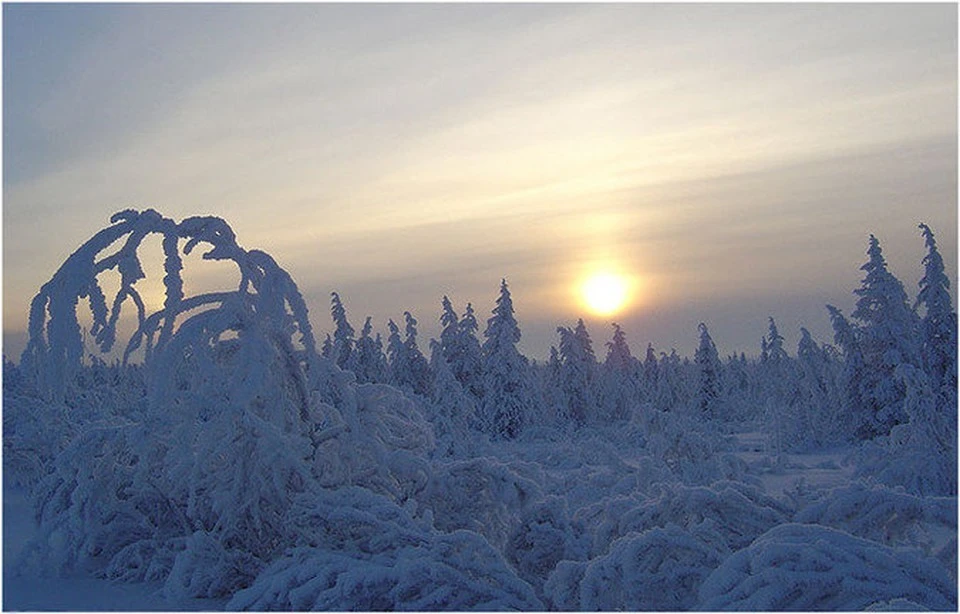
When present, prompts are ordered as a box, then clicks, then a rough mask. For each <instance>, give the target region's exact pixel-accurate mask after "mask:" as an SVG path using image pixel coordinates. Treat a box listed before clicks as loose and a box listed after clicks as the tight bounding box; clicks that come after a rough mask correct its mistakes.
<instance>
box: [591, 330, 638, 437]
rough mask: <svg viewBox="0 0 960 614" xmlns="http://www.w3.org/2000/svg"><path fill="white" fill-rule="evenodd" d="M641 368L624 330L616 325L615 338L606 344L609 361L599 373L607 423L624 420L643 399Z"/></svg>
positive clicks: (601, 398) (603, 409)
mask: <svg viewBox="0 0 960 614" xmlns="http://www.w3.org/2000/svg"><path fill="white" fill-rule="evenodd" d="M638 367H639V363H638V361H637V360H636V359H635V358H634V357H633V355H632V354H631V353H630V346H629V345H627V338H626V335H625V334H624V332H623V329H622V328H621V327H620V325H619V324H617V323H613V338H612V339H611V340H610V341H608V342H607V357H606V359H605V360H604V362H603V367H602V369H601V371H600V372H601V386H600V407H601V408H602V414H603V416H604V418H605V419H607V420H623V419H625V418H627V417H628V416H629V413H630V409H631V408H632V406H633V405H634V404H635V403H637V401H638V399H639V395H640V387H641V386H640V378H639V370H638Z"/></svg>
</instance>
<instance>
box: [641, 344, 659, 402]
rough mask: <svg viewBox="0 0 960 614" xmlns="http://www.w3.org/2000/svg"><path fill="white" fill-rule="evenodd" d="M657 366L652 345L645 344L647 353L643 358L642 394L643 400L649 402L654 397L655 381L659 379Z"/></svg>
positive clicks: (655, 354)
mask: <svg viewBox="0 0 960 614" xmlns="http://www.w3.org/2000/svg"><path fill="white" fill-rule="evenodd" d="M659 370H660V368H659V366H658V365H657V353H656V351H655V350H654V349H653V344H652V343H648V344H647V353H646V355H645V356H644V358H643V394H644V400H647V401H649V400H651V399H653V398H654V397H655V396H656V392H657V381H658V380H659V378H660V374H659Z"/></svg>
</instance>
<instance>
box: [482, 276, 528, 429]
mask: <svg viewBox="0 0 960 614" xmlns="http://www.w3.org/2000/svg"><path fill="white" fill-rule="evenodd" d="M483 336H484V337H485V338H486V341H484V343H483V347H482V348H481V349H482V351H483V400H482V402H481V405H480V417H481V422H482V424H484V425H485V430H486V431H487V432H488V433H489V434H491V435H492V436H493V437H494V438H498V439H514V438H516V437H517V435H519V434H520V431H521V430H522V429H523V426H524V419H525V417H526V413H527V411H529V408H531V407H533V404H534V402H535V399H534V398H533V395H532V394H531V385H530V382H529V381H528V380H529V374H528V370H529V367H528V365H527V359H526V357H525V356H523V355H522V354H521V353H520V351H519V350H517V343H518V342H519V341H520V326H519V325H518V324H517V320H516V319H515V318H514V316H513V299H511V297H510V290H509V289H508V288H507V280H506V279H503V280H501V281H500V296H499V297H497V304H496V307H494V308H493V317H491V318H490V319H488V320H487V329H486V330H485V331H484V332H483Z"/></svg>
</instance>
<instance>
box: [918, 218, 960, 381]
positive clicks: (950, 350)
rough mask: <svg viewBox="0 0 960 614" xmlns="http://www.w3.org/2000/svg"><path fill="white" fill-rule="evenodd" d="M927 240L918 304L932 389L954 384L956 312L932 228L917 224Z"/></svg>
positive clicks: (924, 354) (955, 376)
mask: <svg viewBox="0 0 960 614" xmlns="http://www.w3.org/2000/svg"><path fill="white" fill-rule="evenodd" d="M920 230H921V231H922V232H923V238H924V239H925V241H926V246H927V255H926V256H924V258H923V265H924V275H923V278H922V279H921V280H920V293H919V294H918V295H917V306H922V307H923V309H924V314H923V320H922V321H921V347H920V352H921V355H922V359H923V365H924V370H925V371H926V372H927V374H928V375H929V376H930V378H931V383H932V385H933V389H934V390H935V391H938V392H939V391H940V390H941V388H947V389H954V390H955V389H956V388H957V314H956V312H955V311H954V310H953V306H952V304H951V301H950V278H949V277H947V274H946V272H945V271H944V268H943V258H942V257H941V256H940V251H939V250H938V249H937V242H936V240H935V239H934V237H933V231H932V230H930V227H929V226H927V225H926V224H920Z"/></svg>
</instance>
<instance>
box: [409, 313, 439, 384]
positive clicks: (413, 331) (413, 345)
mask: <svg viewBox="0 0 960 614" xmlns="http://www.w3.org/2000/svg"><path fill="white" fill-rule="evenodd" d="M403 318H404V320H405V329H406V333H407V337H406V339H404V341H403V346H404V350H405V352H406V362H407V365H406V366H407V370H408V371H407V375H406V378H407V379H406V382H405V383H408V384H409V385H410V387H411V388H412V389H413V391H414V392H415V393H417V394H421V395H425V396H426V395H429V394H430V391H431V389H432V388H433V375H432V374H431V373H430V363H428V362H427V359H426V357H425V356H424V355H423V352H421V351H420V348H419V347H418V346H417V320H416V319H415V318H414V317H413V315H411V313H410V312H409V311H404V312H403Z"/></svg>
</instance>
